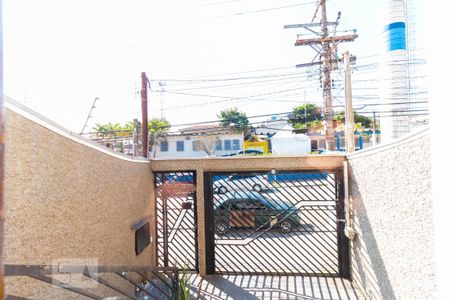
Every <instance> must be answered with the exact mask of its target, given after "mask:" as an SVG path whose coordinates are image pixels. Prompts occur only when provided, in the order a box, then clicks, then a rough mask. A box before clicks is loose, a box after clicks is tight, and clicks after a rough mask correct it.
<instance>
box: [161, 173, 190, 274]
mask: <svg viewBox="0 0 450 300" xmlns="http://www.w3.org/2000/svg"><path fill="white" fill-rule="evenodd" d="M155 183H156V191H157V199H156V208H157V253H158V255H157V257H158V258H157V260H158V261H157V265H158V266H160V267H168V266H176V267H178V268H179V269H184V270H192V271H197V270H198V259H197V213H196V207H197V203H196V176H195V172H158V173H155Z"/></svg>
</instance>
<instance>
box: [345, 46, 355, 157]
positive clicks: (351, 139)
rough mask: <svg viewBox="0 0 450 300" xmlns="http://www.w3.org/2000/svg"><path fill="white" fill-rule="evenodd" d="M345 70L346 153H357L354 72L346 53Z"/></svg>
mask: <svg viewBox="0 0 450 300" xmlns="http://www.w3.org/2000/svg"><path fill="white" fill-rule="evenodd" d="M344 68H345V151H346V152H355V133H354V132H355V121H354V120H353V100H352V72H351V70H350V53H349V52H348V51H345V53H344Z"/></svg>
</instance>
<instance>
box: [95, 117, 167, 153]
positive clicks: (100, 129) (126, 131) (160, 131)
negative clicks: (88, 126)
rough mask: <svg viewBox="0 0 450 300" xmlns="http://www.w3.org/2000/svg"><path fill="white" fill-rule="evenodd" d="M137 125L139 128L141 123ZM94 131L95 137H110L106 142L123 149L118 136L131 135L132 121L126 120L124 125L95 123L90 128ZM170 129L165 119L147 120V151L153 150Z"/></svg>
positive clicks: (127, 136) (130, 136)
mask: <svg viewBox="0 0 450 300" xmlns="http://www.w3.org/2000/svg"><path fill="white" fill-rule="evenodd" d="M138 127H139V128H141V127H142V125H141V123H140V122H138ZM92 129H93V130H94V131H95V137H96V138H101V139H106V138H107V139H111V140H112V141H109V142H108V143H111V142H112V144H113V147H116V148H119V149H121V150H122V151H123V148H124V143H123V142H122V141H121V140H119V138H121V139H122V140H123V139H126V138H130V139H132V137H133V131H134V123H133V122H127V123H125V125H123V126H122V125H120V124H119V123H115V124H113V123H111V122H109V123H107V124H99V123H97V124H95V126H94V127H93V128H92ZM169 130H170V123H169V122H168V121H166V120H165V119H158V118H154V119H151V120H149V122H148V136H149V139H148V144H149V148H148V149H149V152H151V151H153V150H154V148H155V146H156V145H158V144H159V143H160V142H161V141H165V140H166V139H165V135H166V134H167V132H168V131H169Z"/></svg>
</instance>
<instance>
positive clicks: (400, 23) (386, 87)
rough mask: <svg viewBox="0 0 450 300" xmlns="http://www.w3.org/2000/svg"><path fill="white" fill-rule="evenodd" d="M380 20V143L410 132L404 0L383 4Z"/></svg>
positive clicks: (392, 0)
mask: <svg viewBox="0 0 450 300" xmlns="http://www.w3.org/2000/svg"><path fill="white" fill-rule="evenodd" d="M381 20H382V21H381V24H382V35H381V38H382V42H381V46H382V49H381V55H380V58H381V59H380V85H379V91H380V101H381V103H382V104H384V105H382V111H384V113H380V125H381V126H380V127H381V128H380V130H381V140H382V141H383V142H389V141H391V140H393V139H395V138H398V137H400V136H402V135H404V134H406V133H408V132H409V131H410V115H409V114H410V104H409V93H408V67H409V63H408V53H407V45H406V5H405V1H404V0H389V1H385V3H384V6H383V10H382V15H381ZM394 102H395V103H400V102H401V103H404V104H395V105H394V104H391V103H394Z"/></svg>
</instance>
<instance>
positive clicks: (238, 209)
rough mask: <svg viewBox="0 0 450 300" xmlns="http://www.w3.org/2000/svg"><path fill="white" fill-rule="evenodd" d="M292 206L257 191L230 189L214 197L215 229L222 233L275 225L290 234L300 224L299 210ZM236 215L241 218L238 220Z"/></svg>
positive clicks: (273, 226) (274, 226)
mask: <svg viewBox="0 0 450 300" xmlns="http://www.w3.org/2000/svg"><path fill="white" fill-rule="evenodd" d="M292 206H293V205H292V204H291V203H289V202H286V201H283V200H280V199H271V198H268V197H266V196H264V195H263V194H260V193H257V192H252V191H237V192H229V193H226V194H224V195H221V196H220V198H219V199H216V200H215V205H214V223H215V231H216V233H217V234H219V235H223V234H225V233H227V232H228V231H229V230H230V227H233V228H244V229H245V228H268V227H270V226H272V228H277V229H279V230H280V231H281V232H282V233H289V232H291V231H292V230H293V229H294V228H296V227H298V226H299V225H300V224H301V223H300V221H301V220H300V212H299V210H298V209H297V208H296V207H295V206H293V207H292ZM236 216H237V217H236ZM233 217H234V220H233ZM236 218H240V220H237V221H236Z"/></svg>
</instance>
